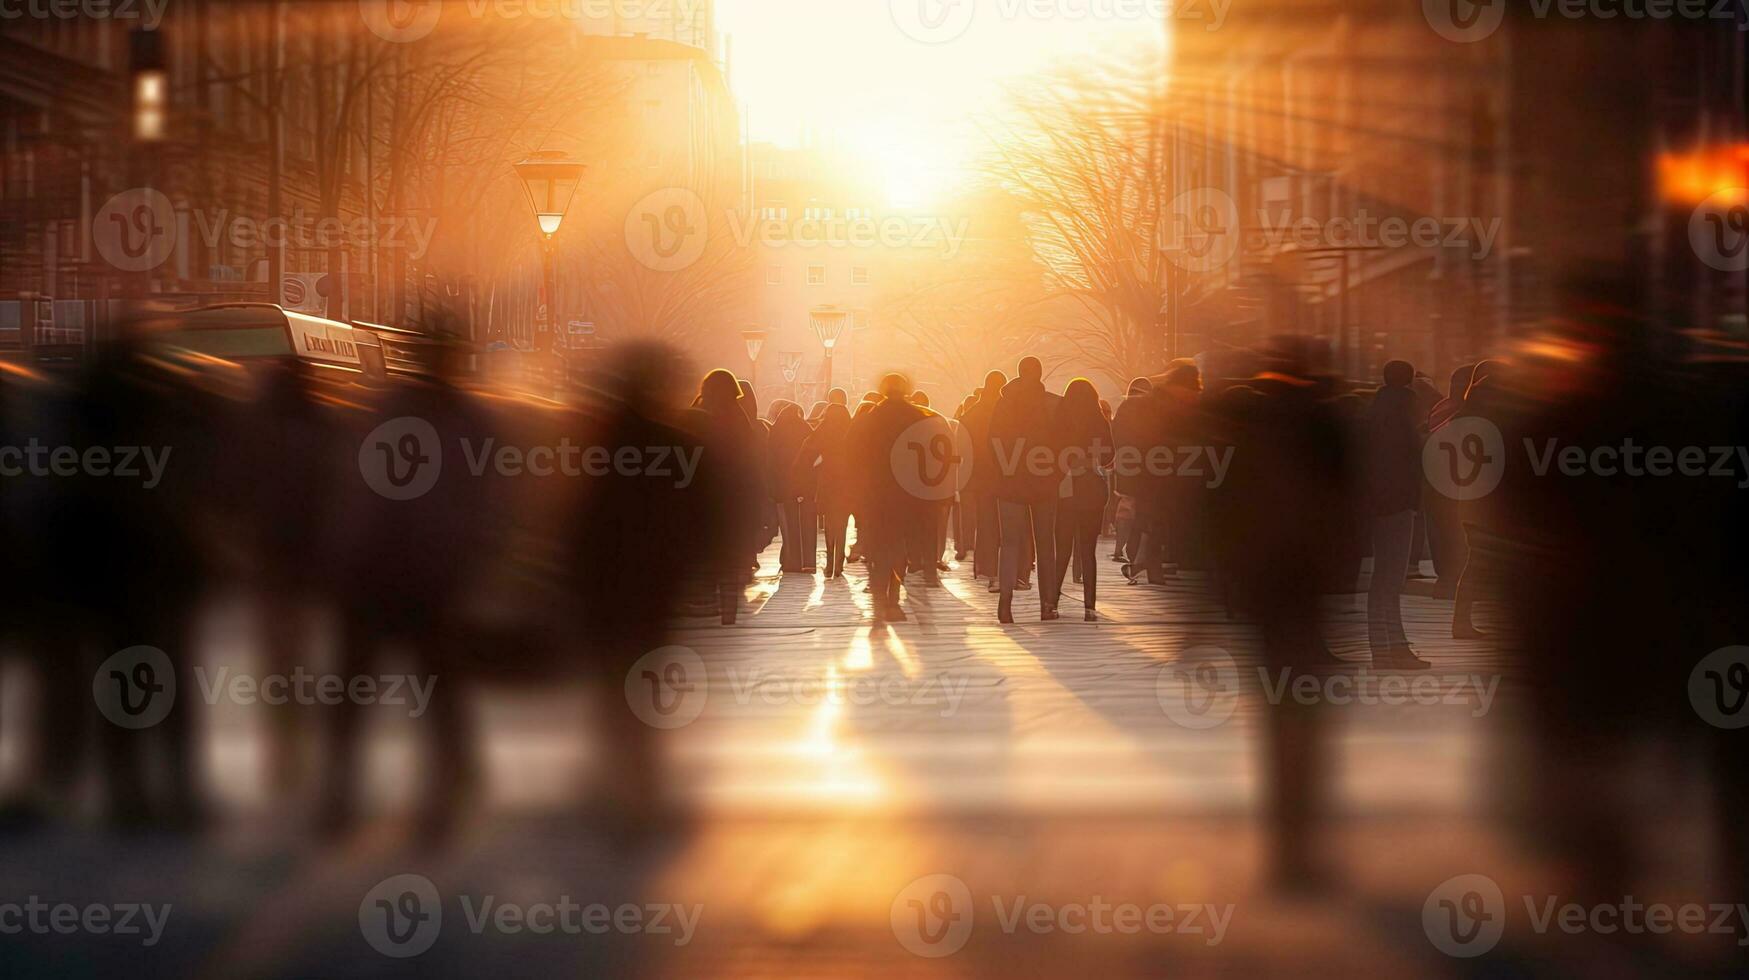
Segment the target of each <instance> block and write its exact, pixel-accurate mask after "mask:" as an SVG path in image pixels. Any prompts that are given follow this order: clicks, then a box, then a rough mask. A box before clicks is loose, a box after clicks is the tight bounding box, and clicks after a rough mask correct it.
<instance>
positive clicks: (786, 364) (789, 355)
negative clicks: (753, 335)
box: [778, 350, 826, 402]
mask: <svg viewBox="0 0 1749 980" xmlns="http://www.w3.org/2000/svg"><path fill="white" fill-rule="evenodd" d="M778 365H779V366H780V367H782V368H783V380H784V383H785V384H787V385H789V400H790V401H792V402H793V401H800V400H801V392H800V391H799V390H798V388H797V385H796V375H797V374H800V373H801V370H802V352H801V351H799V350H786V351H779V352H778ZM818 400H819V401H825V400H826V397H825V392H821V393H820V398H819V399H818Z"/></svg>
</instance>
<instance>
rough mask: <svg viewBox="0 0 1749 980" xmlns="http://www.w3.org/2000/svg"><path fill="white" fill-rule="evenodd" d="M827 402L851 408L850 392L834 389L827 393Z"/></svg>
mask: <svg viewBox="0 0 1749 980" xmlns="http://www.w3.org/2000/svg"><path fill="white" fill-rule="evenodd" d="M826 401H827V402H828V403H830V404H833V405H843V406H845V407H846V408H848V407H849V406H850V392H848V391H845V390H844V389H843V388H833V389H832V390H831V391H828V392H826Z"/></svg>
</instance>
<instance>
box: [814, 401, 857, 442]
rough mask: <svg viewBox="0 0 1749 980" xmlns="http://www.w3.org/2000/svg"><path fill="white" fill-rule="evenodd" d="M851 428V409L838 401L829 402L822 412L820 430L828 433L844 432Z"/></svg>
mask: <svg viewBox="0 0 1749 980" xmlns="http://www.w3.org/2000/svg"><path fill="white" fill-rule="evenodd" d="M848 428H850V409H849V408H846V407H845V406H843V405H840V404H838V403H837V402H832V403H829V404H828V405H827V406H826V409H825V411H823V412H822V413H821V414H820V431H821V432H825V433H827V434H834V433H842V432H843V431H844V430H845V429H848Z"/></svg>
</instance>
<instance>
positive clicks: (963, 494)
mask: <svg viewBox="0 0 1749 980" xmlns="http://www.w3.org/2000/svg"><path fill="white" fill-rule="evenodd" d="M976 397H977V396H976V395H967V396H966V397H964V398H962V399H960V403H959V407H958V408H956V409H954V413H953V424H954V439H955V443H954V444H955V445H960V446H963V445H969V443H968V442H967V441H966V439H965V437H964V436H963V435H962V430H963V429H964V427H965V419H966V409H968V408H970V407H971V406H972V403H973V401H974V400H975V399H976ZM968 462H969V461H968ZM973 506H974V501H973V499H972V495H971V493H970V492H969V491H968V490H967V489H965V488H961V490H960V492H959V493H957V494H955V495H954V500H953V521H952V523H953V560H954V561H965V560H966V556H967V555H970V554H971V553H972V549H973V548H975V547H976V546H977V527H978V518H977V515H976V514H975V513H973Z"/></svg>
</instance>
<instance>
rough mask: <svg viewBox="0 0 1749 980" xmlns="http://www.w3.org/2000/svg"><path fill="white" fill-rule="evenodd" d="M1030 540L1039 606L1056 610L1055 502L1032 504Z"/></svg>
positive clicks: (1059, 579)
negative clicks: (1036, 570)
mask: <svg viewBox="0 0 1749 980" xmlns="http://www.w3.org/2000/svg"><path fill="white" fill-rule="evenodd" d="M1031 510H1032V542H1033V547H1034V550H1035V551H1036V553H1037V555H1038V587H1039V597H1038V601H1039V608H1040V610H1041V611H1047V610H1048V611H1049V612H1050V613H1051V614H1052V615H1055V614H1056V612H1057V596H1058V594H1059V593H1060V592H1061V590H1062V584H1061V583H1062V575H1061V573H1060V572H1059V571H1058V566H1057V502H1056V501H1055V500H1048V501H1045V502H1044V503H1041V504H1033V505H1032V507H1031Z"/></svg>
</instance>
